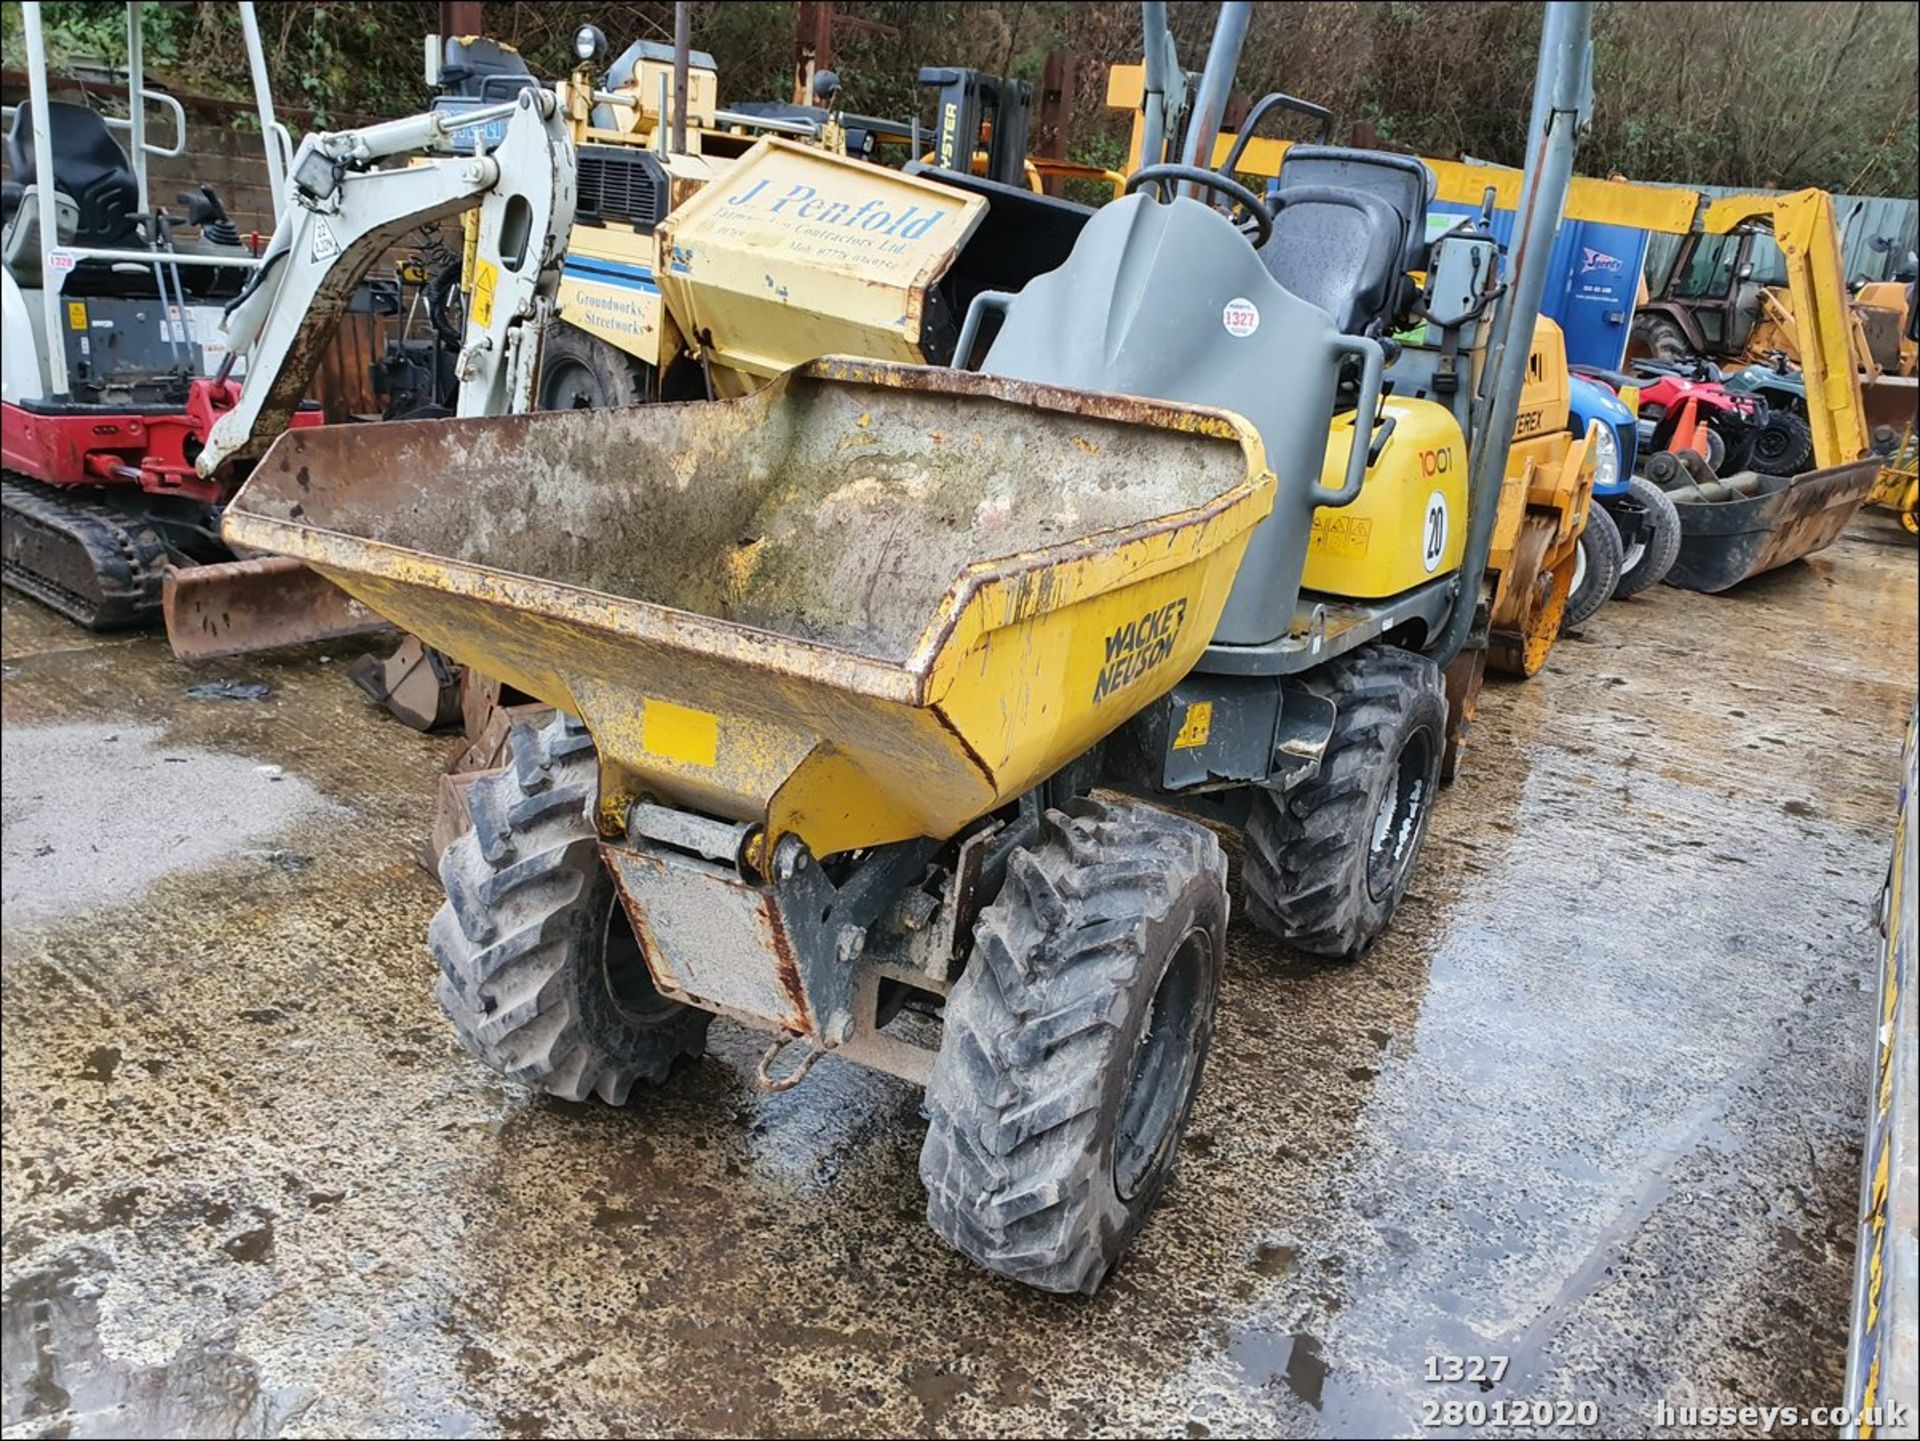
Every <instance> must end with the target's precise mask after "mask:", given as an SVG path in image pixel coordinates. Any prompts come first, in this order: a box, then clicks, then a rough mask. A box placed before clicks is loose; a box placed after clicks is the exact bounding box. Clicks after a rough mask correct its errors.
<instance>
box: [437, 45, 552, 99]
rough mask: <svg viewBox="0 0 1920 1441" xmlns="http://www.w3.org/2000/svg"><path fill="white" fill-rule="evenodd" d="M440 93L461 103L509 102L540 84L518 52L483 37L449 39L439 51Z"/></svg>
mask: <svg viewBox="0 0 1920 1441" xmlns="http://www.w3.org/2000/svg"><path fill="white" fill-rule="evenodd" d="M441 56H442V58H441V62H440V91H441V93H442V94H444V95H457V96H459V97H460V98H461V99H463V100H478V101H481V102H483V103H490V102H492V101H496V100H511V99H513V97H514V96H516V95H518V94H519V93H520V92H521V91H522V90H525V89H526V88H527V87H528V86H530V85H538V84H539V83H540V82H539V81H538V80H536V79H535V78H534V74H533V72H532V71H531V70H529V69H528V68H527V62H526V61H525V60H523V59H521V58H520V52H519V51H517V50H515V49H513V48H512V47H511V46H508V45H502V44H500V43H499V42H498V41H497V40H489V39H488V38H487V37H486V36H484V35H449V36H448V37H447V40H446V45H445V48H444V49H443V50H442V51H441Z"/></svg>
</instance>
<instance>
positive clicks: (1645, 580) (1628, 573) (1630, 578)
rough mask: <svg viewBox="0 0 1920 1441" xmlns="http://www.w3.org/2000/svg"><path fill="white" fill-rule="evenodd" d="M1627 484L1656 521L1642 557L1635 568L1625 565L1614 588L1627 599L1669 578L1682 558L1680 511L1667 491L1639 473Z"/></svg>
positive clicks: (1622, 598)
mask: <svg viewBox="0 0 1920 1441" xmlns="http://www.w3.org/2000/svg"><path fill="white" fill-rule="evenodd" d="M1627 486H1628V488H1629V489H1630V490H1631V492H1632V494H1633V498H1634V499H1635V500H1637V501H1638V502H1639V503H1640V504H1641V505H1642V506H1643V507H1644V508H1645V509H1646V512H1647V514H1648V516H1649V517H1651V520H1652V527H1653V534H1652V536H1651V537H1650V538H1649V539H1648V541H1647V545H1646V549H1645V550H1644V551H1642V552H1641V554H1640V559H1639V560H1638V561H1636V562H1635V563H1634V564H1633V565H1632V566H1631V567H1628V566H1626V565H1625V564H1624V560H1623V563H1622V566H1621V570H1620V579H1619V581H1618V582H1617V583H1616V584H1615V585H1614V587H1613V598H1614V599H1615V600H1625V599H1627V597H1629V596H1635V595H1639V594H1640V592H1642V591H1644V590H1651V589H1652V588H1653V587H1654V586H1656V585H1658V584H1660V582H1661V581H1663V580H1665V579H1666V578H1667V572H1668V571H1670V570H1672V569H1673V563H1674V562H1675V561H1677V560H1678V559H1679V558H1680V511H1679V508H1678V507H1677V506H1675V505H1674V503H1673V501H1672V500H1671V499H1669V498H1668V496H1667V493H1666V492H1665V491H1664V490H1662V489H1661V488H1660V487H1659V486H1657V485H1655V484H1654V483H1653V482H1652V481H1650V480H1648V479H1647V478H1646V477H1645V476H1644V475H1636V476H1633V477H1631V478H1629V480H1628V481H1627Z"/></svg>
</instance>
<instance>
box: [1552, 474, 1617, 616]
mask: <svg viewBox="0 0 1920 1441" xmlns="http://www.w3.org/2000/svg"><path fill="white" fill-rule="evenodd" d="M1622 555H1623V547H1622V546H1621V544H1620V528H1619V527H1618V526H1617V525H1615V524H1614V523H1613V517H1612V516H1610V515H1608V514H1607V512H1606V510H1605V508H1604V507H1602V506H1600V505H1597V504H1596V505H1592V506H1589V507H1588V509H1587V523H1586V525H1585V526H1584V527H1583V528H1582V529H1581V531H1580V541H1579V546H1578V549H1576V550H1575V551H1574V553H1573V588H1572V589H1571V590H1569V591H1568V592H1567V606H1566V609H1565V610H1564V611H1562V612H1561V614H1560V633H1561V634H1562V635H1565V634H1566V633H1567V632H1568V631H1570V630H1576V629H1578V628H1579V627H1580V626H1582V625H1585V624H1586V623H1587V622H1588V621H1589V620H1591V619H1593V617H1594V615H1595V614H1596V613H1597V612H1598V611H1599V609H1600V607H1601V606H1603V605H1605V604H1606V603H1607V602H1608V601H1609V600H1611V599H1612V598H1613V593H1614V588H1615V587H1616V586H1618V585H1619V584H1620V570H1621V565H1622Z"/></svg>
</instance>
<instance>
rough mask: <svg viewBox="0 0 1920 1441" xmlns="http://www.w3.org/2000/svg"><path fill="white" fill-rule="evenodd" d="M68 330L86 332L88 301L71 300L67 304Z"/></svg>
mask: <svg viewBox="0 0 1920 1441" xmlns="http://www.w3.org/2000/svg"><path fill="white" fill-rule="evenodd" d="M67 328H68V329H69V330H85V329H86V328H87V302H86V301H84V300H69V301H68V302H67Z"/></svg>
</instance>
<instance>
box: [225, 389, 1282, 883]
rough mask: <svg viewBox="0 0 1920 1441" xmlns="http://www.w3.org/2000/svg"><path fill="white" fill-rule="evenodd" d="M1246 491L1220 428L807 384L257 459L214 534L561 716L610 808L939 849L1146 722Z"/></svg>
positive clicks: (1242, 457)
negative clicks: (328, 583) (308, 569)
mask: <svg viewBox="0 0 1920 1441" xmlns="http://www.w3.org/2000/svg"><path fill="white" fill-rule="evenodd" d="M1272 494H1273V477H1272V476H1271V474H1269V473H1268V472H1267V469H1266V461H1265V457H1264V453H1263V451H1262V449H1261V445H1260V441H1259V438H1258V436H1257V435H1256V433H1255V432H1254V430H1253V429H1252V427H1251V426H1249V425H1248V424H1247V423H1246V422H1244V421H1242V420H1241V419H1239V418H1238V417H1236V416H1233V415H1230V414H1227V413H1224V412H1220V411H1211V410H1204V409H1196V408H1193V407H1187V406H1180V405H1170V404H1163V403H1159V402H1154V401H1146V400H1139V399H1134V398H1130V397H1120V396H1093V395H1088V394H1085V393H1082V392H1074V391H1066V390H1056V389H1053V388H1050V387H1046V386H1037V385H1032V384H1027V383H1023V382H1018V381H1010V380H998V379H990V378H987V377H983V376H979V375H971V374H966V373H962V372H959V371H952V370H941V369H929V368H924V367H917V366H906V365H886V364H874V363H866V362H851V361H845V360H833V359H830V360H824V361H819V362H816V363H814V364H812V365H810V366H806V367H803V368H801V369H799V370H796V371H793V372H790V373H789V374H787V375H785V376H783V377H780V378H778V379H776V380H775V381H773V382H772V383H770V384H769V385H768V386H766V387H765V388H764V389H762V390H760V391H758V392H756V393H754V394H752V395H750V396H747V397H744V398H741V399H738V400H727V401H719V402H710V403H702V404H693V405H654V406H642V407H636V408H633V409H627V410H617V411H600V410H596V411H575V412H564V413H553V414H541V415H527V416H513V417H503V418H491V419H475V420H429V421H417V422H397V423H391V424H384V425H381V426H378V427H351V426H343V427H324V428H318V429H302V430H295V431H289V432H288V433H287V434H286V435H284V436H282V437H281V439H280V440H279V441H278V442H277V443H276V444H275V445H274V447H273V448H272V449H271V450H270V451H269V452H268V453H267V455H266V457H265V458H264V459H263V460H262V462H261V463H260V465H259V467H258V468H257V470H256V471H255V472H254V475H253V477H252V479H251V480H250V481H249V482H248V483H247V485H246V487H245V488H244V489H243V490H242V491H241V492H240V494H239V496H238V497H237V498H236V499H235V501H234V503H233V505H232V506H231V507H230V508H229V509H228V511H227V514H226V520H225V526H224V531H225V535H226V538H227V540H228V541H229V542H230V543H232V544H234V545H237V546H248V547H253V548H256V549H260V550H269V551H276V552H279V553H282V554H285V555H290V556H297V557H299V558H300V559H301V560H304V561H306V562H307V563H308V564H310V565H312V566H313V567H314V568H315V569H317V570H319V571H320V572H322V573H323V574H324V575H326V576H327V577H328V578H329V579H331V580H333V581H334V582H336V583H337V584H338V585H340V586H341V587H342V588H344V589H345V590H347V591H348V592H350V593H351V594H352V595H354V596H355V597H357V598H359V599H360V600H361V601H363V602H365V603H366V604H367V605H368V606H369V607H371V608H372V609H374V610H375V611H378V612H379V613H380V614H382V615H384V616H386V617H388V618H389V619H391V620H393V621H394V622H395V623H397V624H398V625H400V626H402V627H403V628H405V629H406V630H408V631H411V632H413V633H414V634H416V635H418V636H420V637H421V638H422V639H423V640H425V641H427V642H428V643H429V644H431V645H434V646H437V647H439V648H440V649H442V650H444V651H447V652H448V653H450V654H451V655H453V656H454V657H456V658H457V659H459V660H462V661H464V662H466V663H467V664H469V665H472V666H475V667H477V668H478V669H480V670H481V671H483V672H485V673H488V674H491V675H494V676H497V677H499V678H501V679H502V680H505V681H507V682H509V683H510V684H512V685H514V686H516V687H518V688H520V689H522V690H524V691H527V692H528V693H530V694H532V695H535V696H538V697H539V698H541V699H542V700H545V701H548V702H550V703H552V704H554V705H556V706H559V707H561V708H563V709H565V710H568V711H571V712H573V713H574V714H577V715H579V716H580V717H582V718H583V719H584V720H585V721H586V722H587V725H588V727H589V728H590V729H591V731H592V733H593V737H594V740H595V742H596V744H597V746H598V750H599V756H600V765H601V792H600V793H601V813H602V815H603V816H604V817H607V818H608V820H609V821H612V822H617V819H618V818H619V817H621V816H623V815H624V814H625V812H626V810H627V808H628V806H630V805H631V804H632V803H633V802H634V801H636V800H647V801H652V802H655V803H657V804H662V805H668V806H672V807H675V808H678V809H681V810H687V811H694V812H699V813H702V814H705V815H709V816H713V817H716V818H719V819H722V820H726V821H731V822H735V823H743V824H753V825H757V826H759V827H761V828H762V831H761V836H760V840H761V842H762V846H763V849H762V850H761V851H760V853H761V854H762V855H768V854H771V852H772V847H773V846H774V845H775V844H777V843H778V841H779V840H780V839H781V838H782V837H783V836H785V835H787V834H789V833H791V834H794V835H796V836H797V837H798V838H799V839H800V840H801V841H802V842H804V843H805V845H806V846H807V848H808V849H809V850H810V851H811V852H812V853H813V854H815V855H817V856H826V855H832V854H836V853H840V852H845V851H850V850H853V849H856V848H860V847H867V846H874V845H879V844H882V843H884V842H889V841H896V840H904V839H907V838H911V837H916V836H923V837H929V838H933V839H944V838H946V837H948V836H951V835H953V834H954V833H956V832H957V831H959V830H960V829H961V828H962V827H963V826H965V825H967V824H968V823H969V822H970V821H972V820H974V819H976V818H977V817H979V816H982V815H984V814H986V813H988V812H990V811H992V810H994V809H996V808H998V807H999V806H1001V805H1004V804H1005V803H1007V802H1008V801H1009V800H1011V799H1012V798H1014V797H1016V796H1018V795H1020V794H1022V793H1023V792H1025V791H1026V790H1028V789H1029V788H1031V787H1032V786H1034V785H1035V784H1037V783H1038V782H1039V781H1041V780H1043V779H1044V778H1046V777H1047V776H1048V775H1050V774H1052V773H1053V772H1054V771H1056V770H1057V769H1058V768H1060V767H1061V766H1062V765H1064V764H1066V763H1067V762H1068V761H1070V760H1072V759H1073V758H1074V757H1076V756H1077V755H1079V754H1080V753H1081V752H1083V751H1085V750H1086V749H1087V748H1088V747H1089V746H1091V745H1092V744H1093V743H1094V742H1095V741H1097V740H1099V739H1100V738H1101V737H1102V736H1104V735H1106V734H1107V733H1109V732H1111V731H1112V730H1114V729H1115V728H1116V727H1118V726H1119V725H1120V724H1121V723H1122V722H1124V721H1126V720H1127V719H1128V718H1129V717H1131V716H1132V715H1133V714H1134V713H1135V712H1136V711H1138V710H1139V709H1140V708H1141V707H1143V706H1145V705H1146V704H1148V703H1149V702H1150V701H1153V700H1155V699H1157V698H1158V697H1159V696H1161V695H1163V694H1164V693H1165V692H1166V691H1168V690H1169V689H1170V688H1171V687H1172V686H1173V685H1174V684H1175V682H1177V681H1178V680H1179V679H1180V678H1181V677H1182V676H1183V675H1184V674H1185V673H1186V671H1187V670H1188V669H1189V668H1190V667H1191V666H1192V665H1193V663H1194V661H1195V660H1196V659H1197V658H1198V657H1199V655H1200V652H1201V651H1202V649H1203V648H1204V647H1205V646H1206V644H1207V642H1208V641H1209V639H1210V638H1211V637H1212V634H1213V630H1214V627H1215V624H1216V623H1217V621H1218V620H1219V616H1220V612H1221V609H1222V607H1223V606H1224V604H1225V602H1226V598H1227V594H1228V591H1229V589H1230V588H1231V586H1232V583H1233V577H1234V573H1235V570H1236V568H1237V567H1238V565H1239V563H1240V558H1241V555H1242V552H1243V551H1244V549H1245V547H1246V543H1247V539H1248V536H1249V533H1250V532H1251V530H1252V529H1253V527H1254V526H1255V525H1256V524H1257V523H1258V522H1259V521H1260V520H1261V519H1262V518H1263V517H1264V516H1265V515H1266V514H1267V511H1268V509H1269V508H1270V506H1271V504H1272Z"/></svg>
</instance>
